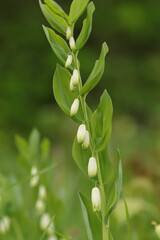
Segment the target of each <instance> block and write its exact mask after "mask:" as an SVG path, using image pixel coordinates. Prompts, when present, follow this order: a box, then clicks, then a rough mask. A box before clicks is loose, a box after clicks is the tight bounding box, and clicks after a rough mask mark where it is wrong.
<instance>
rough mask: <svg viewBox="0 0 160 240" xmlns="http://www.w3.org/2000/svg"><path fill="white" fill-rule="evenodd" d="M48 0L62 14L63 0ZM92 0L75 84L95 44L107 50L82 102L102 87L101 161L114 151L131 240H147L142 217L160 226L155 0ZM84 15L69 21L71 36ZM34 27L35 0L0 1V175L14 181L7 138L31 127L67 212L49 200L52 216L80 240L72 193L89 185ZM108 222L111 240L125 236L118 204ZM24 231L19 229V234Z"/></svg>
mask: <svg viewBox="0 0 160 240" xmlns="http://www.w3.org/2000/svg"><path fill="white" fill-rule="evenodd" d="M57 2H58V3H59V4H60V5H61V6H63V8H64V9H67V11H69V5H70V3H71V1H69V0H65V1H62V0H59V1H57ZM94 3H95V5H96V12H95V14H94V21H93V31H92V34H91V37H90V39H89V41H88V43H87V45H86V46H85V48H84V49H83V50H82V51H81V53H80V60H81V71H82V78H83V79H84V81H85V80H86V79H87V76H88V75H89V73H90V71H91V69H92V67H93V65H94V62H95V60H96V59H97V58H98V56H99V52H100V49H101V44H102V42H103V41H106V42H107V44H108V46H109V49H110V51H109V53H108V55H107V58H106V69H105V73H104V75H103V78H102V80H101V82H100V83H99V85H98V86H97V87H96V88H95V89H94V90H93V91H92V93H91V94H90V95H89V97H88V99H87V101H88V103H89V104H90V106H91V108H92V109H93V110H94V109H95V108H96V106H97V104H98V101H99V97H100V95H101V93H102V92H103V89H104V88H106V89H107V90H108V92H109V94H110V95H111V97H112V100H113V104H114V116H113V132H112V138H111V141H110V157H111V160H112V161H114V158H115V153H116V149H117V147H119V148H120V151H121V154H122V161H123V172H124V179H123V182H124V186H123V192H124V195H125V197H126V200H128V207H129V212H130V217H131V230H132V238H133V240H138V239H141V240H147V239H148V240H149V239H153V240H154V239H155V240H156V239H157V236H156V234H155V232H154V227H153V226H151V221H152V220H156V221H157V222H158V223H160V210H159V202H160V164H159V161H160V14H159V12H160V2H159V1H158V0H153V1H151V0H145V1H144V0H142V1H138V0H131V1H124V0H121V1H114V0H112V1H106V0H101V1H94ZM84 16H85V15H83V16H82V18H81V19H80V21H79V22H78V23H77V24H76V35H77V34H78V33H79V31H80V29H81V25H82V20H83V18H84ZM42 24H44V25H47V26H49V25H48V23H47V22H46V20H45V18H44V17H43V15H42V13H41V10H40V7H39V4H38V0H37V1H20V0H17V1H11V0H8V1H1V3H0V26H1V27H0V29H1V30H0V171H1V174H3V175H5V176H7V177H8V176H10V175H14V176H16V177H17V178H18V177H21V170H20V167H19V165H18V163H17V149H16V146H15V134H17V133H18V134H20V135H22V136H23V137H25V138H27V137H28V136H29V133H30V132H31V130H32V128H33V127H36V128H37V129H38V130H39V131H40V133H41V136H42V137H44V136H45V137H48V138H49V139H50V141H51V146H52V148H51V149H52V158H53V159H54V161H55V162H56V163H58V165H57V167H56V169H54V172H53V174H54V181H53V186H54V194H55V195H56V196H57V198H59V199H61V201H62V204H63V206H64V208H65V209H66V210H65V211H64V212H63V213H62V210H61V205H60V206H59V205H57V207H56V210H55V211H56V213H57V214H61V216H63V217H62V220H63V222H61V226H59V225H60V224H59V223H57V225H58V224H59V225H58V226H57V228H59V229H60V230H62V231H64V232H66V233H69V234H72V235H76V234H80V235H82V236H83V231H84V225H83V219H82V214H81V209H80V203H79V200H78V196H77V190H78V189H84V190H85V191H86V192H89V191H90V186H91V185H90V183H89V182H88V180H87V178H85V176H83V174H81V173H80V170H79V169H78V168H77V166H76V165H75V163H74V161H73V159H72V155H71V145H72V142H73V139H74V136H75V134H76V130H77V125H76V124H75V123H74V122H72V121H71V120H70V119H69V118H68V117H67V116H65V114H64V113H63V112H62V111H61V110H60V109H59V108H58V106H57V104H56V102H55V100H54V97H53V93H52V77H53V73H54V70H55V66H56V63H57V61H58V60H57V59H56V57H55V55H54V53H53V52H52V50H51V48H50V46H49V44H48V42H47V40H46V37H45V35H44V32H43V30H42ZM87 184H88V186H86V185H87ZM50 194H52V193H50ZM15 214H16V213H15ZM63 218H64V219H63ZM75 219H76V221H77V222H76V221H75ZM111 223H112V224H111V229H113V230H112V232H113V236H114V237H115V239H119V236H121V239H126V238H127V237H126V236H127V235H126V219H125V212H124V211H123V202H120V205H119V207H118V210H117V211H116V212H115V214H114V216H113V217H112V220H111ZM26 227H27V226H23V227H22V229H23V228H24V229H23V230H24V232H25V228H26ZM84 232H85V231H84ZM12 239H13V235H12ZM24 239H29V238H27V237H25V238H24ZM84 239H85V238H84Z"/></svg>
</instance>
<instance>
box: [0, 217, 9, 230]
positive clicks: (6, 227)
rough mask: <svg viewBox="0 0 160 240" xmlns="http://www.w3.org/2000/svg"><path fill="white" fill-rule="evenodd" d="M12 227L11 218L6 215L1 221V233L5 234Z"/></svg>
mask: <svg viewBox="0 0 160 240" xmlns="http://www.w3.org/2000/svg"><path fill="white" fill-rule="evenodd" d="M9 229H10V218H9V217H7V216H4V217H3V218H2V219H1V221H0V233H2V234H5V233H6V232H7V231H9Z"/></svg>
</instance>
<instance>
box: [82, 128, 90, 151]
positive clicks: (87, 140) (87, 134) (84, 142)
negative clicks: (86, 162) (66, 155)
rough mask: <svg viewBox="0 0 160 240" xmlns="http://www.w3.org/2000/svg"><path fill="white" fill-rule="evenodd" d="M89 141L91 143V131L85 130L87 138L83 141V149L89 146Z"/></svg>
mask: <svg viewBox="0 0 160 240" xmlns="http://www.w3.org/2000/svg"><path fill="white" fill-rule="evenodd" d="M89 143H90V139H89V132H88V131H87V130H86V132H85V138H84V141H83V143H82V147H83V149H87V148H88V147H89Z"/></svg>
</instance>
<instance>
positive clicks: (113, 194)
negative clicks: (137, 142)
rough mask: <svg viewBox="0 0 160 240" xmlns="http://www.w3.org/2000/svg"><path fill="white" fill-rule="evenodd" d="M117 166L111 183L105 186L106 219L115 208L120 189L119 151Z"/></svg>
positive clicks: (120, 165)
mask: <svg viewBox="0 0 160 240" xmlns="http://www.w3.org/2000/svg"><path fill="white" fill-rule="evenodd" d="M117 156H118V160H117V166H116V169H115V174H114V176H113V178H112V179H111V181H110V182H109V183H108V184H106V186H105V194H106V200H107V203H106V205H107V217H109V215H110V214H111V213H112V212H113V210H114V209H115V208H116V206H117V204H118V201H119V198H120V194H121V189H122V164H121V157H120V152H119V150H118V151H117Z"/></svg>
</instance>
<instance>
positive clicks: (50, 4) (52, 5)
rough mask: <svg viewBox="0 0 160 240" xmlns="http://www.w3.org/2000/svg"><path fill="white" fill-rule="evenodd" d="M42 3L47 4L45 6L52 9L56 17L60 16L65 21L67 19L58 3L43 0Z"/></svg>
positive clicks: (51, 0)
mask: <svg viewBox="0 0 160 240" xmlns="http://www.w3.org/2000/svg"><path fill="white" fill-rule="evenodd" d="M44 2H45V3H46V4H47V6H48V7H49V8H50V9H52V11H53V12H55V13H56V14H57V15H60V16H61V17H64V18H65V19H66V20H67V19H68V15H67V14H66V13H65V12H64V10H63V9H62V8H61V6H59V4H58V3H56V2H55V1H53V0H44Z"/></svg>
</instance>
